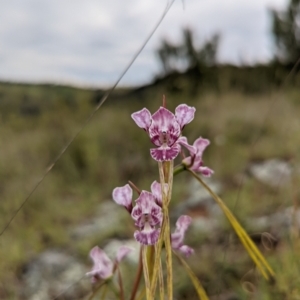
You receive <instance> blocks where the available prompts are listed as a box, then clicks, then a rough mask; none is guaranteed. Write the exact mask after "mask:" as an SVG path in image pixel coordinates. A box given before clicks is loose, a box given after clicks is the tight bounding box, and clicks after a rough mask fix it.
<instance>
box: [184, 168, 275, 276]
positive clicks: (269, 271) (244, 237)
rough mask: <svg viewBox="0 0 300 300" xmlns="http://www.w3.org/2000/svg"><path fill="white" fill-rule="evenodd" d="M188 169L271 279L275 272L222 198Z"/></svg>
mask: <svg viewBox="0 0 300 300" xmlns="http://www.w3.org/2000/svg"><path fill="white" fill-rule="evenodd" d="M188 171H189V172H190V173H191V174H192V175H193V176H194V177H195V178H196V179H197V181H198V182H200V183H201V184H202V186H203V187H204V188H205V189H206V190H207V191H208V193H209V194H210V195H211V196H212V197H213V199H214V200H215V201H216V202H217V203H218V204H219V206H220V207H221V209H222V210H223V212H224V214H225V215H226V217H227V219H228V221H229V222H230V224H231V225H232V227H233V229H234V230H235V232H236V234H237V235H238V237H239V239H240V241H241V242H242V244H243V245H244V247H245V249H246V250H247V252H248V254H249V256H250V257H251V258H252V260H253V261H254V263H255V265H256V266H257V268H258V269H259V271H260V272H261V274H262V275H263V276H264V277H265V278H266V279H267V280H268V281H272V280H274V279H275V278H274V277H275V272H274V271H273V269H272V268H271V266H270V265H269V264H268V262H267V261H266V259H265V257H264V256H263V255H262V254H261V252H260V251H259V250H258V248H257V247H256V245H255V244H254V242H253V241H252V239H251V238H250V237H249V235H248V234H247V232H246V231H245V229H244V228H243V227H242V226H241V225H240V223H239V222H238V221H237V219H236V218H235V217H234V215H233V214H232V212H231V211H230V209H229V208H228V207H227V206H226V204H225V203H224V202H223V200H222V199H221V198H220V197H219V196H218V195H216V194H215V193H214V192H213V191H212V190H211V189H210V187H209V186H208V185H207V184H206V183H205V182H204V181H203V180H202V179H201V178H200V177H199V176H198V175H197V174H196V173H195V172H193V171H191V170H189V169H188Z"/></svg>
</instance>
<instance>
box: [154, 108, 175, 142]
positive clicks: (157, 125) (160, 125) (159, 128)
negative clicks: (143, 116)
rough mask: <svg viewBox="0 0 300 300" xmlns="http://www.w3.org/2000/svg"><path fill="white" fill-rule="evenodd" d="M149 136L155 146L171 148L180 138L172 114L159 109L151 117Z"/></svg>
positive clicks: (164, 109)
mask: <svg viewBox="0 0 300 300" xmlns="http://www.w3.org/2000/svg"><path fill="white" fill-rule="evenodd" d="M149 136H150V139H151V141H152V142H153V143H154V144H155V145H156V146H161V145H163V144H167V145H168V146H172V145H173V144H174V143H175V142H176V140H177V139H178V138H179V136H180V126H179V124H178V122H177V121H176V118H175V116H174V114H173V113H171V112H170V111H169V110H168V109H166V108H164V107H160V108H159V109H158V110H157V111H156V112H155V113H154V114H153V115H152V123H151V126H150V127H149Z"/></svg>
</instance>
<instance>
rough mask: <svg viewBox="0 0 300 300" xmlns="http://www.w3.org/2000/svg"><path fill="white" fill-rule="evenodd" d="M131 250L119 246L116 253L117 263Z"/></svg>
mask: <svg viewBox="0 0 300 300" xmlns="http://www.w3.org/2000/svg"><path fill="white" fill-rule="evenodd" d="M132 250H133V249H132V248H130V247H127V246H121V247H120V248H119V250H118V253H117V262H118V263H119V262H121V261H122V260H123V259H124V258H125V257H126V256H127V255H128V254H129V253H130V252H131V251H132Z"/></svg>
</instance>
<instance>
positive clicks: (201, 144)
mask: <svg viewBox="0 0 300 300" xmlns="http://www.w3.org/2000/svg"><path fill="white" fill-rule="evenodd" d="M209 144H210V141H209V140H207V139H203V138H202V137H199V138H198V139H197V140H195V142H194V147H196V149H197V156H200V157H202V153H203V151H204V150H205V148H206V147H207V146H208V145H209Z"/></svg>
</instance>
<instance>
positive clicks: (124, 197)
mask: <svg viewBox="0 0 300 300" xmlns="http://www.w3.org/2000/svg"><path fill="white" fill-rule="evenodd" d="M112 197H113V199H114V201H115V202H116V203H117V204H119V205H122V206H124V207H125V208H126V209H127V210H128V211H129V212H131V210H132V189H131V187H130V185H129V184H126V185H124V186H122V187H116V188H115V189H114V190H113V193H112Z"/></svg>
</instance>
